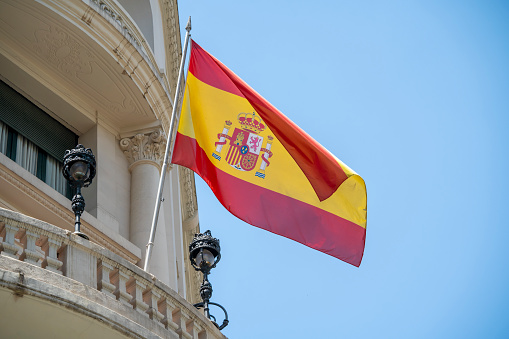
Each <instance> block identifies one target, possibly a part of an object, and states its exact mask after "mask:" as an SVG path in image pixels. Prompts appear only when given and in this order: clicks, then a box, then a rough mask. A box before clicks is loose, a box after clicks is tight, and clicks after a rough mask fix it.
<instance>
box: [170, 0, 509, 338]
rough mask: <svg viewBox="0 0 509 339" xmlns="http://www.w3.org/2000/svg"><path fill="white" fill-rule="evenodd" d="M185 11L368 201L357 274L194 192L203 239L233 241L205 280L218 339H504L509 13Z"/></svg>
mask: <svg viewBox="0 0 509 339" xmlns="http://www.w3.org/2000/svg"><path fill="white" fill-rule="evenodd" d="M179 12H180V21H181V22H180V24H181V27H182V33H184V32H185V30H184V26H185V24H186V22H187V18H188V17H189V16H192V21H193V30H192V37H193V38H194V39H195V40H196V41H197V42H198V43H199V44H200V45H201V46H202V47H203V48H205V49H206V50H207V51H208V52H210V53H211V54H212V55H214V56H215V57H216V58H218V59H219V60H221V61H222V62H223V63H224V64H225V65H227V66H228V67H229V68H230V69H232V70H233V71H234V72H236V73H237V74H238V75H239V76H240V77H241V78H243V79H244V80H245V81H246V82H247V83H249V84H250V85H251V86H252V87H253V88H254V89H255V90H257V91H258V92H259V93H260V94H261V95H263V96H264V97H265V98H266V99H267V100H269V101H270V102H271V103H272V104H274V105H275V106H276V107H278V108H279V109H280V110H281V111H282V112H283V113H284V114H286V115H287V116H288V117H289V118H290V119H292V120H293V121H294V122H296V123H297V124H298V125H300V126H301V127H302V128H303V129H304V130H306V131H307V132H308V133H309V134H310V135H311V136H313V137H314V138H315V139H316V140H318V141H319V142H320V143H321V144H322V145H324V146H325V147H326V148H328V149H329V150H330V151H331V152H332V153H334V154H335V155H336V156H337V157H338V158H340V159H341V160H343V161H344V162H345V163H346V164H348V165H349V166H350V167H351V168H353V169H354V170H355V171H357V172H358V173H359V174H360V175H361V176H362V177H363V178H364V180H365V181H366V185H367V190H368V227H367V240H366V249H365V253H364V259H363V262H362V264H361V266H360V268H356V267H353V266H351V265H349V264H346V263H344V262H342V261H340V260H338V259H335V258H332V257H330V256H328V255H326V254H323V253H320V252H318V251H315V250H312V249H310V248H308V247H306V246H303V245H301V244H298V243H295V242H293V241H290V240H288V239H286V238H283V237H280V236H277V235H274V234H272V233H269V232H266V231H263V230H260V229H257V228H255V227H253V226H250V225H248V224H246V223H244V222H242V221H240V220H238V219H237V218H235V217H233V216H232V215H230V214H229V213H228V212H227V211H226V210H225V209H224V208H223V207H222V206H221V205H220V204H219V203H218V202H217V200H216V199H215V198H214V196H213V195H212V193H211V191H210V189H209V188H208V187H207V186H206V185H205V184H204V182H203V181H202V180H201V179H200V178H199V177H196V182H197V191H198V207H199V214H200V224H201V229H202V230H203V231H204V230H206V229H210V230H211V231H212V234H213V235H214V236H216V237H218V238H219V239H220V240H221V248H222V259H221V262H220V263H219V264H218V266H217V268H215V269H214V270H213V271H212V274H211V276H210V280H211V282H212V284H213V287H214V294H213V297H212V301H215V302H218V303H220V304H222V305H223V306H224V307H225V308H226V309H227V310H228V312H229V316H230V321H231V323H230V325H229V326H228V327H226V328H225V329H224V330H223V333H224V334H226V335H227V336H228V337H229V338H232V339H233V338H235V339H240V338H242V339H249V338H507V337H509V321H508V314H509V274H508V269H509V265H508V264H509V263H508V259H509V227H508V226H509V223H508V222H507V221H506V218H507V216H506V214H507V208H508V207H507V203H508V200H509V199H508V198H507V197H508V192H507V189H508V186H509V185H508V183H509V180H508V178H507V176H508V175H509V166H508V155H509V151H508V146H509V137H508V133H507V132H508V127H509V3H507V2H504V1H468V0H464V1H437V0H426V1H424V0H423V1H409V0H405V1H343V0H336V1H332V0H331V1H276V0H272V1H265V0H259V1H226V0H224V1H210V0H207V1H205V0H182V1H179ZM216 313H217V315H218V317H219V316H220V313H218V312H216ZM218 320H219V319H218ZM219 321H220V320H219Z"/></svg>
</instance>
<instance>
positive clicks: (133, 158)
mask: <svg viewBox="0 0 509 339" xmlns="http://www.w3.org/2000/svg"><path fill="white" fill-rule="evenodd" d="M120 148H121V149H122V151H124V155H125V156H126V158H127V160H128V161H129V169H130V170H131V169H132V168H133V167H134V166H136V165H138V164H140V163H147V162H150V163H155V164H157V166H161V165H162V163H163V160H164V152H165V150H166V139H165V138H164V137H163V131H162V130H161V129H158V130H156V131H154V132H152V133H138V134H136V135H135V136H133V137H131V138H123V139H121V140H120Z"/></svg>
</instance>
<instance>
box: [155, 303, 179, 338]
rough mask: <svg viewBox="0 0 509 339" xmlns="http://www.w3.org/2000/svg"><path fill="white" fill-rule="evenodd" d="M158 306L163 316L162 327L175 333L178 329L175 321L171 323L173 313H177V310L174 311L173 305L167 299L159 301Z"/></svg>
mask: <svg viewBox="0 0 509 339" xmlns="http://www.w3.org/2000/svg"><path fill="white" fill-rule="evenodd" d="M158 306H159V309H160V310H162V311H161V312H162V314H163V315H164V318H163V320H162V322H163V324H164V326H165V327H166V328H167V329H168V330H170V331H174V332H176V331H177V329H178V328H179V325H178V324H177V323H176V322H175V321H173V320H174V319H173V317H174V313H176V312H178V310H176V307H175V305H174V304H173V303H172V302H171V301H170V300H169V299H168V298H163V300H161V302H160V303H159V305H158Z"/></svg>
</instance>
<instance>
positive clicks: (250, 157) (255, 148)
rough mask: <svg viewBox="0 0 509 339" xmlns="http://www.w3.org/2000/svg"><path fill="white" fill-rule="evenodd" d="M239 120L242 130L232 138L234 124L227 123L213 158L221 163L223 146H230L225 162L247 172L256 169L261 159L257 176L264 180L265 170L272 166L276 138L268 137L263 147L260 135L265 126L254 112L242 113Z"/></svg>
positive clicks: (262, 138)
mask: <svg viewBox="0 0 509 339" xmlns="http://www.w3.org/2000/svg"><path fill="white" fill-rule="evenodd" d="M237 120H238V122H239V124H240V128H235V130H234V131H233V134H232V135H231V136H230V135H229V134H228V133H229V131H230V128H231V126H232V123H231V121H229V120H228V121H225V124H224V128H223V132H222V133H219V134H218V135H217V138H218V139H219V141H217V142H216V143H215V146H216V150H215V151H214V152H213V153H212V156H213V157H214V158H215V159H217V160H218V161H221V152H222V150H223V146H225V145H226V144H228V151H227V152H226V157H225V159H224V160H225V161H226V162H227V163H228V164H229V165H230V166H232V167H233V168H235V169H237V170H240V171H246V172H249V171H252V170H253V169H255V168H256V164H257V162H258V158H261V163H260V166H259V168H258V170H257V171H256V173H255V175H256V176H257V177H259V178H262V179H264V178H265V169H266V168H267V166H269V165H270V162H269V158H270V157H272V152H271V151H270V148H271V146H272V141H273V140H274V138H273V137H272V136H268V137H267V142H266V143H265V147H262V144H263V140H264V137H263V136H261V135H260V133H262V132H263V131H264V130H265V125H264V124H263V122H262V119H261V118H260V117H259V116H257V115H256V113H254V112H253V113H240V114H239V115H238V116H237ZM226 140H228V141H229V143H228V142H227V141H226ZM260 154H261V155H260Z"/></svg>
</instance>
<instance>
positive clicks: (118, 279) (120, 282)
mask: <svg viewBox="0 0 509 339" xmlns="http://www.w3.org/2000/svg"><path fill="white" fill-rule="evenodd" d="M129 278H130V277H129V275H128V274H127V273H126V272H124V271H122V270H120V269H119V270H117V271H116V272H113V275H112V277H111V279H112V282H113V284H114V285H115V286H116V287H117V289H116V290H115V292H113V294H114V295H115V296H116V297H117V299H118V300H119V301H120V302H121V303H122V304H124V305H126V306H129V307H131V308H132V307H133V306H132V305H131V303H130V301H131V299H132V297H131V295H130V294H129V293H128V292H127V282H128V281H129Z"/></svg>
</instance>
